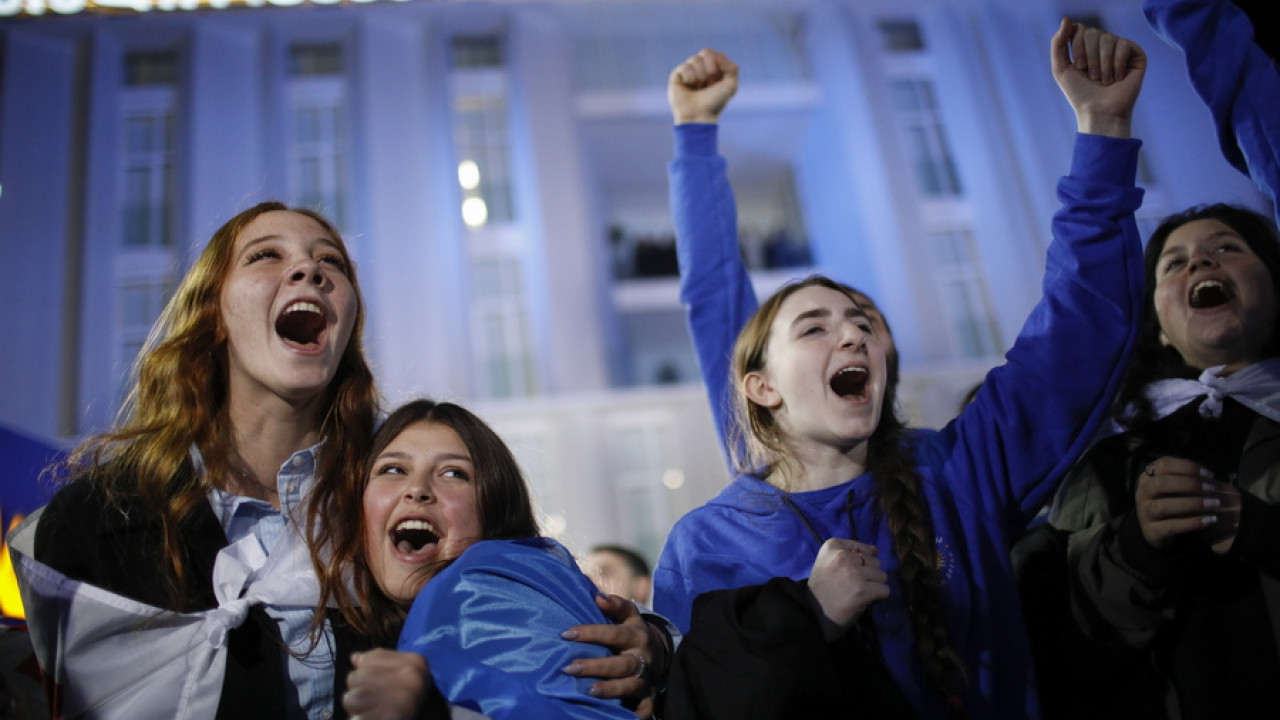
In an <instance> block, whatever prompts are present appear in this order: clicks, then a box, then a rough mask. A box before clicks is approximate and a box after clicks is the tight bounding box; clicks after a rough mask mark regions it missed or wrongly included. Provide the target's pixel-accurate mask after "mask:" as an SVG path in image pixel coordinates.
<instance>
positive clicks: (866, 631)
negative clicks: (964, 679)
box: [782, 490, 969, 720]
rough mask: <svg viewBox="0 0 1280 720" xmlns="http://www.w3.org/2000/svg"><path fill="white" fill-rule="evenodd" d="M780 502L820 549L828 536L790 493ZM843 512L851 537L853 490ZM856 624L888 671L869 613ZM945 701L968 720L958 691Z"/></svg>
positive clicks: (955, 717) (956, 719) (956, 717)
mask: <svg viewBox="0 0 1280 720" xmlns="http://www.w3.org/2000/svg"><path fill="white" fill-rule="evenodd" d="M782 503H783V504H784V505H786V506H787V508H788V509H789V510H791V512H793V513H795V514H796V517H798V518H800V522H801V523H802V524H803V525H804V527H805V529H806V530H808V531H809V535H810V536H812V537H813V541H814V542H815V543H817V545H818V548H819V549H821V548H822V543H824V542H826V541H827V540H828V538H824V537H823V536H822V533H819V532H818V529H817V528H816V527H814V525H813V522H812V521H811V520H809V516H808V515H805V514H804V511H803V510H801V509H800V506H799V505H797V504H796V501H795V500H792V499H791V496H790V495H786V494H784V495H782ZM844 512H845V517H847V518H848V521H849V538H850V539H853V538H854V525H853V490H849V492H848V494H847V495H845V501H844ZM857 625H858V634H859V635H861V636H862V639H863V643H864V644H865V645H866V647H867V651H868V652H871V653H873V655H872V657H875V658H879V659H880V663H881V665H882V666H884V669H885V671H886V673H888V667H887V665H886V664H885V662H884V655H883V654H882V653H881V652H880V638H879V636H878V635H877V634H876V626H875V623H874V622H872V621H871V613H870V612H864V613H862V615H861V616H859V617H858V622H857ZM888 676H889V677H892V676H893V674H892V673H888ZM946 703H947V715H948V717H950V718H952V720H968V718H969V713H968V711H967V710H966V709H965V707H964V699H963V698H962V697H961V696H960V694H959V693H949V694H948V695H947V697H946Z"/></svg>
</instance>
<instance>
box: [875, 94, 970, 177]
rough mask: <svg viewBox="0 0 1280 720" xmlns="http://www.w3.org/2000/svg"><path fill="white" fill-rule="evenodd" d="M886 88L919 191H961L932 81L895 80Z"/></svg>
mask: <svg viewBox="0 0 1280 720" xmlns="http://www.w3.org/2000/svg"><path fill="white" fill-rule="evenodd" d="M890 91H891V93H892V95H893V109H894V112H895V113H896V114H897V116H898V121H899V125H900V126H901V128H902V133H903V138H904V140H905V142H906V149H907V153H908V154H909V155H910V158H909V161H910V163H911V167H912V169H913V170H914V171H915V176H916V182H917V183H918V186H919V189H920V192H921V193H923V194H924V195H926V196H931V197H945V196H954V195H960V194H962V193H963V190H962V188H961V187H960V176H959V174H958V173H957V172H956V165H955V160H954V159H953V158H952V155H951V148H950V147H949V145H948V144H947V134H946V128H945V127H944V126H943V122H942V116H941V115H940V114H939V112H938V104H937V100H936V98H935V96H934V90H933V81H931V80H928V79H925V78H908V79H901V80H895V81H894V82H893V83H892V84H891V85H890Z"/></svg>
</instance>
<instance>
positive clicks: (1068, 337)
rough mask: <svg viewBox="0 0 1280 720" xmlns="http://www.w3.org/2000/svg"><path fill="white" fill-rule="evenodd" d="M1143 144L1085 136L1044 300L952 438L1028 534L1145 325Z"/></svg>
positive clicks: (1087, 436)
mask: <svg viewBox="0 0 1280 720" xmlns="http://www.w3.org/2000/svg"><path fill="white" fill-rule="evenodd" d="M1140 145H1141V143H1140V142H1139V141H1138V140H1132V139H1126V140H1119V139H1115V138H1109V137H1103V136H1099V135H1085V134H1080V135H1077V137H1076V146H1075V153H1074V156H1073V159H1072V168H1071V174H1070V175H1067V176H1066V177H1064V178H1062V180H1061V181H1060V182H1059V184H1058V196H1059V199H1060V201H1061V202H1062V207H1061V209H1060V210H1059V211H1058V212H1057V213H1056V214H1055V215H1054V219H1053V236H1054V239H1053V242H1052V243H1051V244H1050V246H1049V250H1048V256H1047V259H1046V268H1045V278H1044V296H1043V298H1042V299H1041V300H1040V302H1039V304H1037V305H1036V307H1035V309H1033V310H1032V312H1031V315H1030V316H1029V317H1028V318H1027V321H1026V323H1025V324H1024V325H1023V327H1022V331H1021V332H1020V333H1019V335H1018V338H1017V340H1016V341H1015V343H1014V345H1013V347H1012V349H1010V350H1009V352H1008V354H1007V355H1006V362H1005V364H1004V365H1003V366H1001V367H998V368H996V369H995V370H992V371H991V373H990V374H988V376H987V378H986V380H984V381H983V384H982V388H981V389H980V390H979V392H978V395H977V397H975V399H974V401H973V402H972V403H970V404H969V406H968V407H966V408H965V410H964V412H962V413H961V415H960V417H959V418H957V420H955V421H954V422H953V423H952V424H951V425H949V426H948V427H947V428H946V429H945V430H944V432H943V433H942V434H941V435H940V437H942V438H950V440H951V441H952V442H954V443H955V444H954V445H953V446H952V447H953V448H954V450H953V451H952V454H951V456H950V458H949V459H948V460H946V462H947V463H949V464H950V467H949V468H948V469H947V471H946V474H947V477H949V478H953V479H954V480H953V482H963V480H960V479H963V478H968V479H969V480H968V481H969V482H972V486H971V487H970V488H967V489H966V491H967V492H972V493H974V501H975V502H977V503H980V504H982V505H983V506H985V507H986V508H987V509H988V511H989V512H992V513H994V514H996V515H997V517H998V519H999V521H1000V522H1001V524H1002V525H1003V526H1004V527H1008V528H1011V529H1013V530H1015V531H1020V530H1021V528H1023V527H1025V525H1026V523H1027V522H1029V521H1030V519H1031V518H1032V517H1033V516H1034V515H1035V513H1036V511H1037V510H1038V509H1039V508H1040V506H1042V505H1043V504H1044V502H1045V501H1046V500H1048V498H1049V497H1050V496H1051V495H1052V493H1053V491H1054V489H1055V486H1056V484H1057V482H1058V481H1059V480H1060V479H1061V478H1062V477H1063V475H1064V474H1065V473H1066V471H1067V470H1068V469H1069V468H1070V467H1071V465H1072V463H1073V462H1074V461H1075V459H1076V458H1077V457H1078V456H1079V455H1080V454H1081V453H1082V452H1083V451H1084V450H1085V449H1086V448H1087V447H1088V446H1089V444H1090V442H1091V441H1092V439H1093V437H1094V434H1095V433H1096V432H1097V429H1098V427H1099V425H1100V424H1101V423H1102V422H1103V421H1104V420H1105V419H1106V417H1107V415H1108V411H1109V409H1110V405H1111V402H1112V398H1113V397H1114V396H1115V393H1116V391H1117V389H1118V388H1119V385H1120V380H1121V377H1122V376H1123V374H1124V371H1125V368H1126V366H1127V365H1128V362H1129V356H1130V354H1131V353H1132V351H1133V348H1134V346H1135V344H1136V342H1137V338H1138V330H1139V325H1140V323H1141V321H1142V303H1143V294H1142V286H1143V275H1142V244H1141V242H1140V239H1139V236H1138V230H1137V226H1136V224H1135V222H1134V217H1133V214H1134V211H1135V210H1137V209H1138V207H1139V206H1140V205H1141V202H1142V190H1140V189H1138V188H1136V187H1134V178H1135V175H1136V171H1137V158H1138V148H1139V147H1140Z"/></svg>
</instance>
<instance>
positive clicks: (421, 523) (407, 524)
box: [395, 520, 439, 535]
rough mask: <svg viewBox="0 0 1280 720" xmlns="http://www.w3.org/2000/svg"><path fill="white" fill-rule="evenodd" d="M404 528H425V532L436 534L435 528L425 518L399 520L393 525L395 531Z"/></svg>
mask: <svg viewBox="0 0 1280 720" xmlns="http://www.w3.org/2000/svg"><path fill="white" fill-rule="evenodd" d="M404 530H426V531H427V532H429V533H431V534H433V535H437V534H439V533H437V532H436V528H435V526H434V525H432V524H431V523H429V522H427V521H426V520H401V521H400V523H399V524H398V525H396V527H395V531H396V532H401V531H404Z"/></svg>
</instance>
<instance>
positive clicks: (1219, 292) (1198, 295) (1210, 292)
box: [1191, 280, 1234, 310]
mask: <svg viewBox="0 0 1280 720" xmlns="http://www.w3.org/2000/svg"><path fill="white" fill-rule="evenodd" d="M1233 297H1234V295H1232V294H1231V291H1230V290H1228V289H1227V288H1226V286H1224V285H1223V284H1222V283H1220V282H1218V281H1217V280H1205V281H1204V282H1202V283H1199V284H1198V285H1196V286H1195V287H1193V288H1191V307H1192V308H1194V309H1196V310H1200V309H1204V308H1214V307H1218V306H1219V305H1226V304H1227V303H1229V302H1231V300H1232V298H1233Z"/></svg>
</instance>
